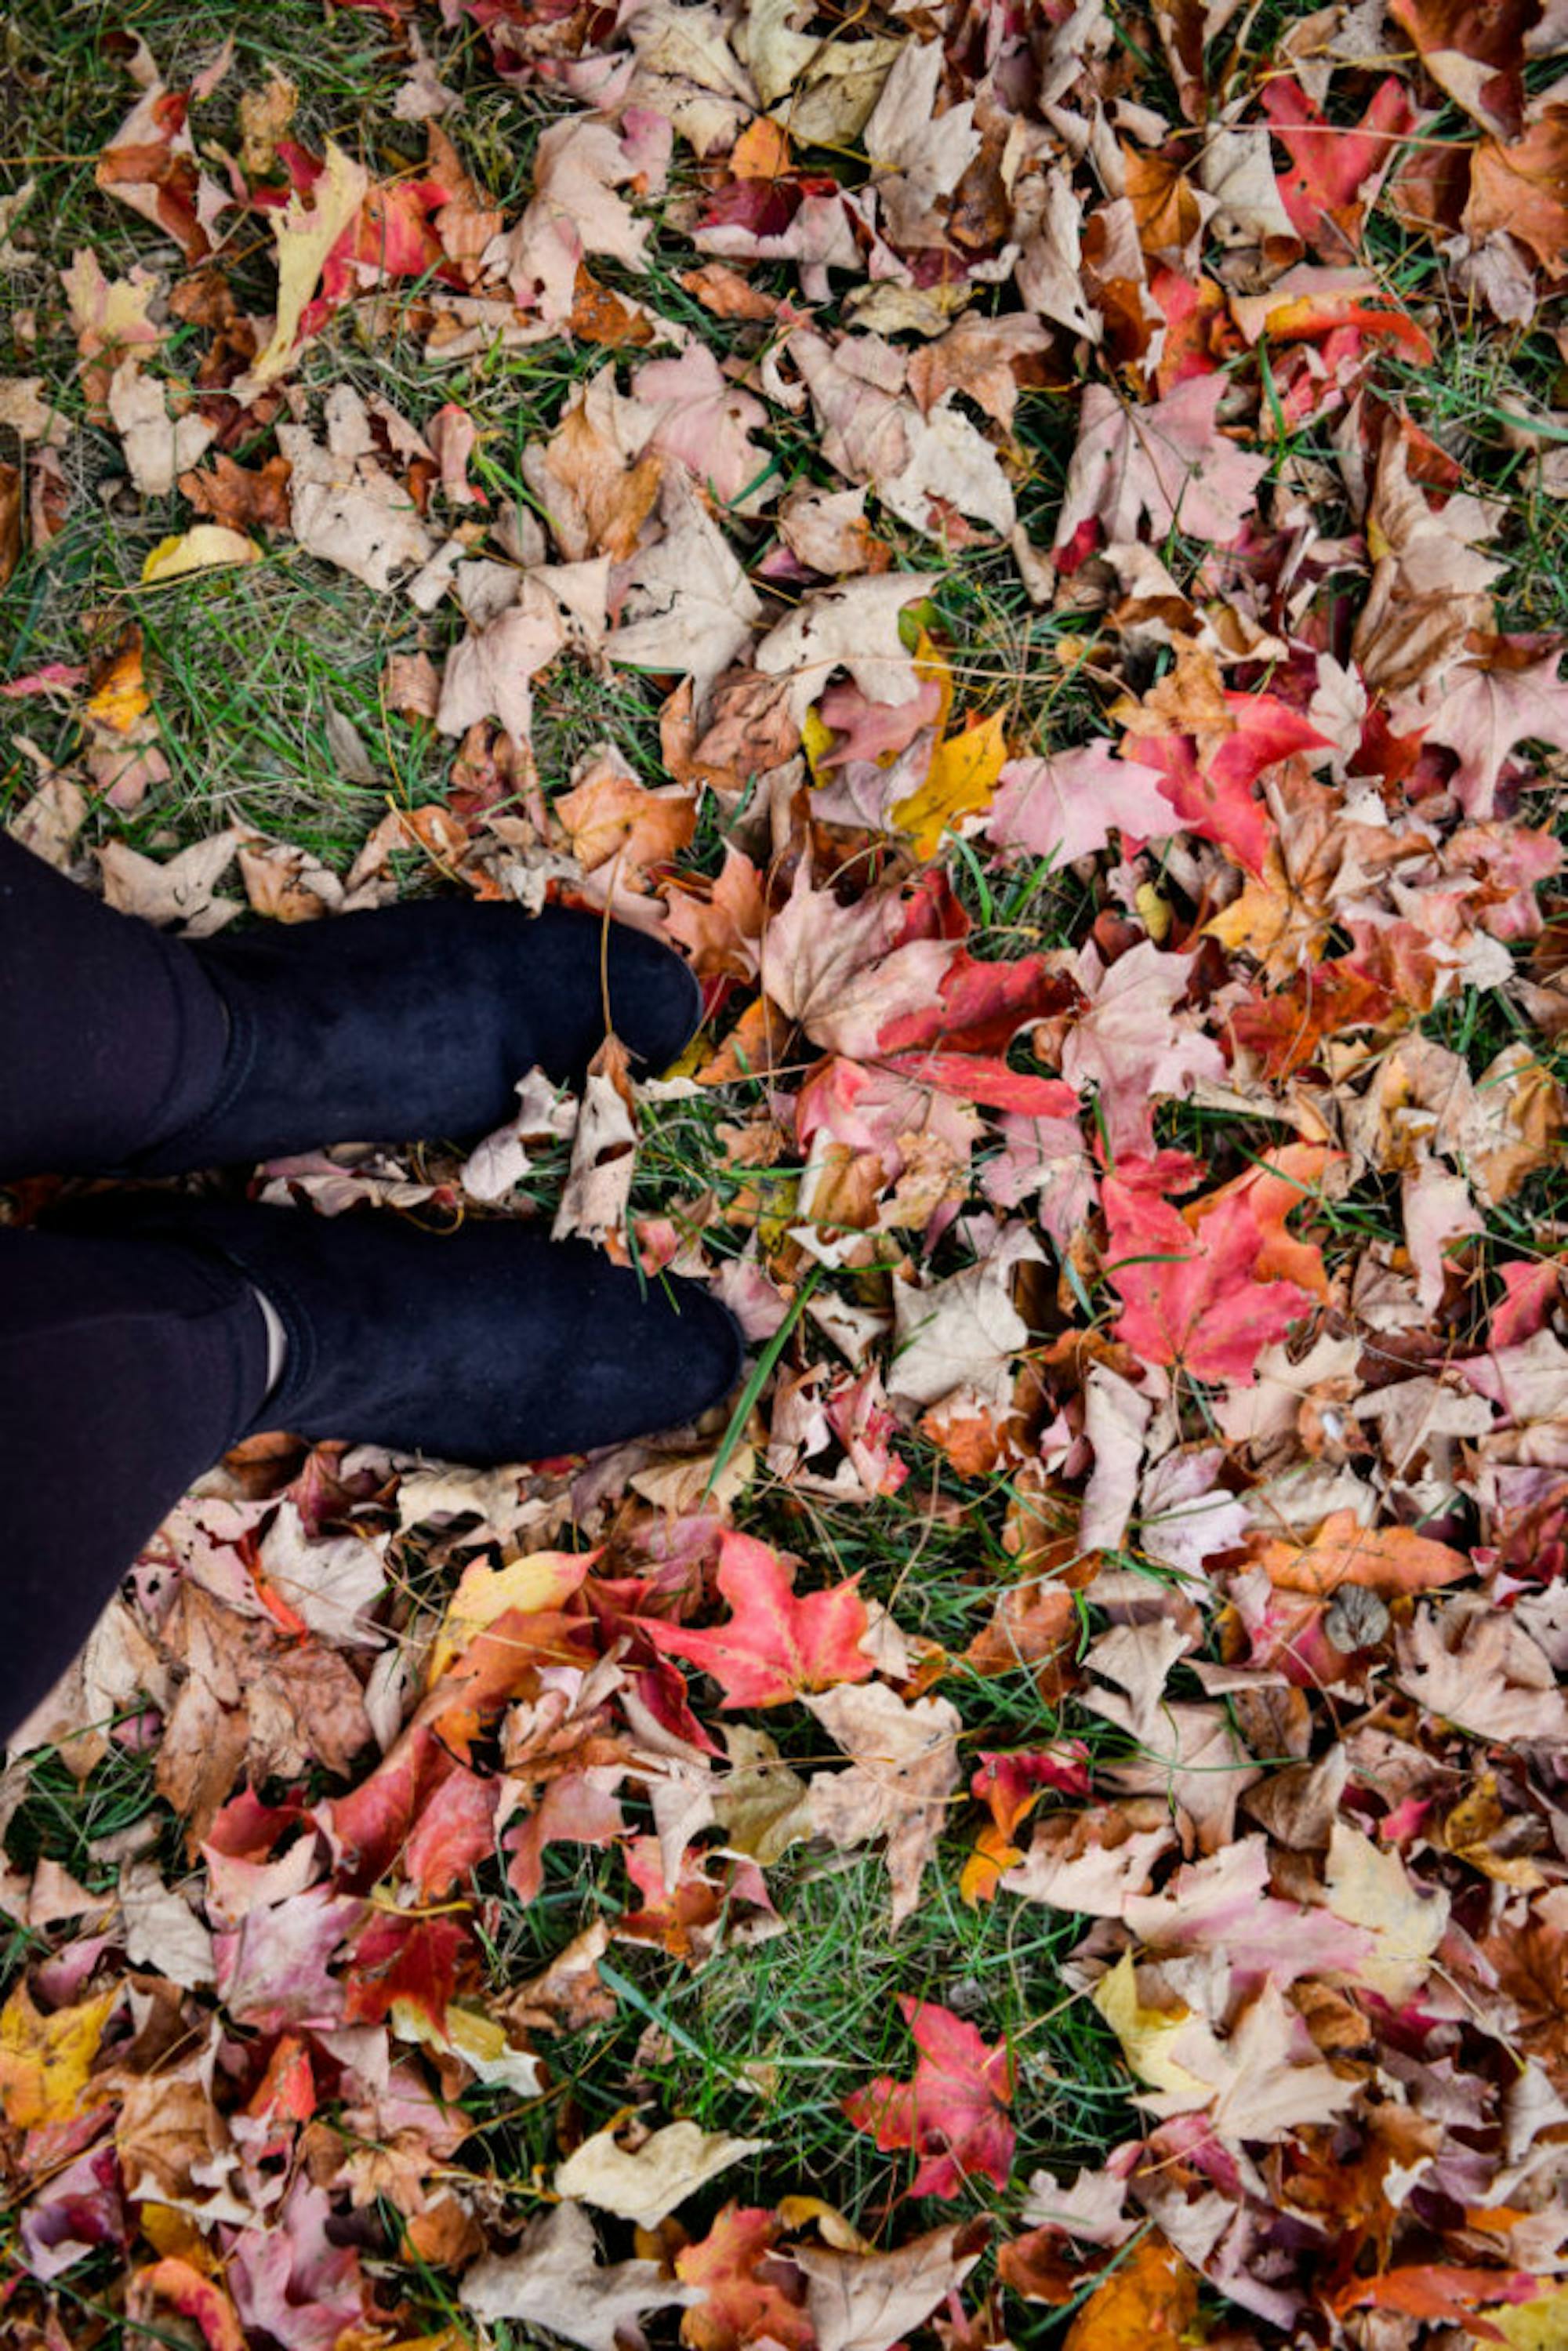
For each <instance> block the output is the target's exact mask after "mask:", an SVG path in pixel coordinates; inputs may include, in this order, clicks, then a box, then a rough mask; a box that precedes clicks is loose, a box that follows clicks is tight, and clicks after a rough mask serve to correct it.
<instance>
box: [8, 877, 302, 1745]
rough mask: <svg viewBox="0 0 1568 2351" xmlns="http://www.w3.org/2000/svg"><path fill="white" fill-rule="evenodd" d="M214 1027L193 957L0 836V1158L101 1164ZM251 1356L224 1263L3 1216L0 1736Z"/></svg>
mask: <svg viewBox="0 0 1568 2351" xmlns="http://www.w3.org/2000/svg"><path fill="white" fill-rule="evenodd" d="M128 1006H129V1007H131V1008H133V1009H134V1014H135V1017H134V1019H129V1020H128V1019H127V1018H126V1010H127V1008H128ZM224 1042H225V1028H224V1017H223V1011H222V1008H221V1006H220V1005H219V1003H218V1001H217V999H216V998H215V996H214V994H213V992H212V990H211V989H210V988H209V987H207V986H206V984H205V982H204V980H203V979H202V978H201V975H200V973H199V970H198V969H197V967H195V965H194V962H193V959H192V958H190V957H188V956H187V957H184V958H182V956H181V955H180V953H179V952H178V950H177V949H176V948H175V947H174V946H172V944H171V943H170V942H169V941H167V940H165V939H164V938H162V936H161V935H159V933H157V932H156V931H154V930H152V929H150V928H149V927H148V925H145V924H143V923H137V922H132V921H130V920H128V919H127V918H125V917H124V916H121V915H118V914H113V913H111V912H110V910H109V909H107V908H106V907H104V906H103V905H102V904H99V902H98V901H97V900H96V899H94V898H93V897H91V896H90V895H89V893H87V892H86V891H84V890H78V888H77V887H76V886H75V885H74V883H70V882H68V881H67V880H66V879H65V878H64V877H63V876H62V875H60V874H58V873H56V872H53V871H52V870H51V868H50V867H48V866H47V865H46V864H44V863H43V862H41V861H40V860H39V859H37V858H36V857H34V856H32V855H30V854H29V853H28V852H26V850H24V849H22V848H20V847H19V846H18V845H17V843H16V841H12V840H9V839H8V838H6V837H5V835H4V834H0V1177H3V1176H5V1175H13V1176H16V1175H47V1174H50V1173H52V1172H54V1171H55V1170H57V1169H58V1168H61V1167H65V1166H70V1167H84V1166H99V1167H101V1168H103V1169H105V1170H110V1169H112V1168H113V1167H114V1166H115V1165H117V1164H119V1163H120V1161H121V1160H123V1159H124V1158H125V1157H127V1156H128V1155H130V1154H131V1152H133V1151H135V1150H137V1149H139V1148H142V1147H145V1145H146V1144H149V1143H151V1142H152V1141H153V1140H154V1139H155V1138H156V1137H157V1136H159V1135H162V1134H166V1133H173V1132H174V1131H175V1130H177V1129H178V1128H179V1127H181V1126H182V1125H183V1124H184V1123H185V1122H186V1121H187V1120H188V1119H189V1118H191V1117H192V1116H193V1114H194V1113H196V1112H197V1111H198V1110H199V1109H200V1108H201V1106H202V1104H203V1103H204V1102H205V1100H206V1099H207V1097H208V1096H209V1094H210V1093H211V1092H212V1089H213V1085H214V1081H215V1079H216V1076H217V1071H218V1068H219V1065H220V1063H221V1061H222V1056H223V1050H224ZM266 1369H267V1334H266V1329H265V1326H264V1324H263V1322H262V1317H261V1311H260V1308H259V1307H258V1305H257V1303H256V1298H255V1295H254V1293H253V1292H252V1290H250V1288H249V1286H248V1284H247V1283H246V1282H245V1281H244V1280H242V1279H241V1277H240V1276H239V1275H238V1274H237V1273H233V1272H231V1271H230V1270H228V1269H227V1268H225V1266H223V1265H221V1264H218V1263H216V1262H210V1263H209V1262H204V1261H203V1260H202V1259H198V1258H197V1257H195V1256H193V1254H192V1253H191V1252H189V1251H187V1250H182V1249H174V1248H171V1247H167V1246H160V1245H158V1244H156V1243H153V1244H149V1245H147V1246H146V1247H144V1248H143V1249H141V1250H140V1251H139V1252H138V1259H137V1263H136V1266H135V1267H134V1269H132V1270H131V1271H130V1272H129V1273H128V1271H127V1269H126V1263H125V1253H124V1251H123V1250H121V1249H116V1248H115V1247H114V1246H113V1245H112V1244H111V1243H105V1242H103V1241H101V1240H93V1239H78V1238H66V1237H64V1236H61V1235H56V1234H48V1233H41V1232H37V1231H31V1230H15V1229H7V1228H0V1739H4V1738H5V1736H6V1735H7V1734H8V1733H9V1732H10V1731H11V1730H13V1729H15V1728H16V1724H17V1722H18V1721H19V1720H20V1719H21V1718H22V1717H23V1716H24V1715H25V1714H26V1713H27V1712H29V1711H30V1709H31V1708H33V1707H34V1706H35V1705H36V1704H37V1701H38V1700H39V1699H40V1698H43V1697H44V1696H45V1695H46V1694H47V1691H48V1689H49V1687H51V1685H52V1684H53V1682H54V1681H55V1680H56V1679H57V1677H58V1676H59V1675H60V1674H61V1673H62V1672H63V1671H64V1670H65V1668H66V1667H67V1666H68V1664H69V1663H70V1661H71V1658H72V1657H73V1656H75V1654H76V1652H77V1651H78V1648H79V1647H80V1646H81V1644H82V1642H83V1641H84V1640H85V1639H86V1637H87V1635H88V1634H89V1632H90V1630H91V1628H92V1625H93V1622H94V1620H95V1618H96V1617H97V1616H98V1614H99V1611H100V1610H101V1609H102V1608H103V1606H104V1604H105V1603H106V1602H107V1601H108V1600H109V1598H110V1595H111V1593H113V1591H114V1588H115V1585H116V1583H118V1582H119V1580H120V1576H121V1575H123V1573H125V1569H126V1566H127V1563H128V1562H129V1561H131V1559H132V1558H133V1557H134V1556H135V1554H136V1552H137V1551H138V1549H139V1548H140V1547H141V1545H142V1544H143V1543H145V1541H147V1539H148V1538H149V1536H151V1535H152V1533H153V1531H155V1529H156V1528H157V1526H158V1524H159V1521H160V1520H162V1518H163V1516H164V1515H165V1514H166V1512H167V1511H168V1510H169V1508H170V1505H171V1502H172V1499H175V1498H177V1497H178V1496H179V1495H180V1494H182V1493H183V1491H184V1490H185V1489H186V1487H188V1486H189V1485H190V1484H191V1483H192V1482H193V1479H196V1478H198V1477H199V1476H200V1475H201V1474H202V1472H203V1471H204V1469H208V1468H211V1466H212V1464H213V1463H214V1461H215V1460H216V1459H217V1458H218V1457H219V1456H220V1454H221V1453H222V1452H223V1451H224V1449H225V1447H226V1446H228V1445H229V1444H231V1443H232V1442H233V1440H234V1437H235V1434H236V1433H237V1432H238V1431H239V1430H240V1429H242V1428H243V1427H244V1426H246V1423H247V1422H248V1421H249V1420H250V1419H251V1418H252V1416H254V1414H255V1413H256V1410H257V1408H258V1407H259V1405H260V1404H261V1401H262V1397H263V1395H264V1393H265V1389H266Z"/></svg>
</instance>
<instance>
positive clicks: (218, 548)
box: [141, 522, 261, 587]
mask: <svg viewBox="0 0 1568 2351" xmlns="http://www.w3.org/2000/svg"><path fill="white" fill-rule="evenodd" d="M260 561H261V549H260V548H259V547H257V545H256V541H255V539H254V538H246V535H245V533H244V531H243V530H230V528H228V525H227V524H226V523H221V522H198V523H194V524H193V526H192V527H191V528H190V529H189V530H187V531H183V532H182V533H181V534H180V536H179V537H178V538H161V539H160V540H159V542H158V544H157V546H156V547H155V548H154V549H153V550H152V554H151V555H150V556H149V557H148V559H147V560H146V562H145V563H144V564H143V565H142V567H141V579H142V583H143V585H144V586H146V587H153V586H155V585H157V584H158V583H159V582H160V581H162V580H183V578H184V577H185V575H186V573H187V572H191V571H215V570H216V569H218V568H219V567H220V566H221V565H223V564H227V563H259V562H260Z"/></svg>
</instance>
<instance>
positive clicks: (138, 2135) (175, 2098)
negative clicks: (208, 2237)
mask: <svg viewBox="0 0 1568 2351" xmlns="http://www.w3.org/2000/svg"><path fill="white" fill-rule="evenodd" d="M114 2145H115V2151H116V2153H117V2154H118V2156H119V2158H120V2169H121V2171H122V2172H123V2173H124V2176H125V2189H126V2193H127V2195H128V2196H130V2197H131V2199H133V2200H134V2201H136V2202H138V2203H141V2202H144V2201H146V2200H147V2199H153V2200H155V2201H157V2202H159V2203H162V2204H172V2203H175V2202H180V2201H188V2200H194V2201H195V2202H197V2203H198V2204H199V2203H200V2202H202V2200H203V2199H204V2194H205V2193H206V2189H205V2188H204V2186H203V2185H202V2184H199V2183H198V2182H197V2181H196V2180H195V2179H193V2176H192V2175H193V2172H194V2171H195V2169H196V2167H197V2166H198V2165H199V2166H201V2167H202V2168H203V2170H204V2173H205V2175H206V2179H207V2180H208V2181H210V2180H211V2179H214V2178H215V2177H216V2176H217V2172H218V2171H219V2170H221V2168H222V2159H223V2158H224V2156H225V2153H226V2152H227V2149H228V2147H229V2132H228V2126H227V2124H226V2123H225V2121H224V2119H223V2117H222V2116H220V2115H219V2113H218V2110H217V2108H216V2107H215V2106H214V2104H213V2100H212V2096H211V2095H210V2093H209V2092H208V2091H207V2090H206V2089H205V2088H204V2086H203V2085H202V2084H201V2083H200V2082H198V2081H192V2080H186V2079H184V2078H183V2077H182V2076H179V2075H175V2076H173V2077H172V2078H171V2077H170V2076H169V2075H167V2074H148V2075H145V2076H143V2077H140V2078H139V2077H132V2078H131V2079H130V2080H128V2081H126V2082H125V2084H124V2085H123V2087H122V2088H121V2089H120V2111H119V2114H118V2116H116V2118H115V2126H114Z"/></svg>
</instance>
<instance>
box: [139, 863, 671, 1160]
mask: <svg viewBox="0 0 1568 2351" xmlns="http://www.w3.org/2000/svg"><path fill="white" fill-rule="evenodd" d="M189 952H190V953H191V954H192V955H193V956H194V957H195V959H196V961H197V963H198V964H199V966H200V967H201V969H202V971H203V972H204V974H205V976H206V977H207V978H208V979H209V980H210V981H211V983H212V985H213V987H214V989H215V990H216V992H217V994H218V996H219V998H221V1000H222V1003H223V1006H224V1008H225V1012H226V1014H227V1016H228V1022H229V1042H228V1051H227V1054H226V1055H225V1061H224V1069H223V1074H222V1077H221V1078H220V1080H219V1083H218V1088H217V1092H216V1093H215V1094H214V1099H213V1101H212V1102H211V1103H210V1104H209V1105H208V1107H207V1108H206V1109H205V1110H204V1113H203V1114H202V1115H201V1116H200V1117H198V1118H197V1119H195V1120H193V1122H192V1123H190V1124H188V1125H186V1126H184V1127H182V1128H181V1129H180V1130H179V1131H178V1132H177V1133H175V1134H172V1135H169V1136H168V1137H167V1138H165V1139H164V1140H163V1141H162V1142H161V1143H160V1144H157V1145H156V1146H155V1147H154V1148H152V1149H151V1150H147V1151H143V1152H140V1153H138V1154H136V1155H134V1156H133V1157H132V1159H131V1162H130V1165H131V1168H132V1170H133V1171H134V1172H135V1173H137V1174H141V1175H178V1174H180V1173H182V1172H183V1171H184V1170H185V1169H188V1168H193V1167H215V1166H224V1165H230V1164H232V1163H235V1162H238V1161H246V1160H254V1159H263V1158H273V1157H277V1156H278V1155H281V1154H283V1153H287V1152H291V1151H305V1150H313V1149H317V1148H319V1147H320V1146H321V1145H323V1144H329V1143H347V1142H354V1143H401V1142H404V1141H407V1140H408V1139H409V1138H410V1137H412V1136H420V1135H474V1134H484V1133H485V1132H486V1130H487V1129H488V1128H490V1127H493V1126H499V1125H500V1124H501V1123H502V1121H503V1120H504V1119H506V1118H507V1116H508V1115H509V1113H511V1111H512V1109H513V1107H514V1104H515V1095H514V1089H515V1087H516V1085H517V1080H518V1079H519V1078H520V1077H522V1076H523V1075H524V1073H525V1072H526V1071H528V1070H530V1069H532V1068H533V1067H534V1065H535V1064H536V1063H538V1065H539V1066H540V1067H541V1068H543V1069H544V1070H546V1071H548V1072H549V1075H550V1076H551V1077H552V1078H559V1079H576V1078H580V1077H581V1075H582V1072H583V1071H584V1070H585V1069H586V1068H587V1066H588V1063H589V1062H590V1061H591V1059H592V1057H593V1055H594V1053H595V1052H596V1050H598V1048H599V1046H600V1045H601V1042H602V1041H603V1038H604V1033H605V1019H604V1015H605V999H606V996H608V999H609V1011H610V1018H611V1020H612V1023H613V1025H614V1027H615V1029H616V1031H617V1033H618V1034H619V1036H620V1037H621V1039H622V1042H623V1043H624V1044H625V1045H626V1046H627V1048H628V1050H630V1052H631V1053H632V1056H633V1059H634V1060H635V1061H639V1062H640V1063H641V1065H642V1067H643V1070H644V1071H648V1072H657V1071H660V1070H662V1069H664V1067H665V1066H666V1065H667V1064H668V1063H669V1062H671V1061H674V1058H675V1056H676V1054H677V1053H678V1052H679V1051H680V1050H681V1049H682V1047H683V1046H684V1045H685V1043H686V1041H687V1040H688V1039H689V1038H690V1037H691V1036H692V1034H693V1032H694V1031H695V1028H696V1025H697V1021H698V1019H699V1018H700V1014H701V1008H702V998H701V991H700V990H699V988H698V987H697V984H696V981H695V979H694V977H692V974H691V972H690V971H689V970H688V969H687V967H686V966H685V964H684V963H683V962H682V961H681V960H680V958H679V956H675V955H674V954H672V953H671V951H670V950H669V949H668V948H667V947H663V946H660V945H659V944H658V942H657V940H655V939H650V938H647V937H645V936H644V935H643V934H642V933H641V932H638V931H632V930H628V929H626V928H625V926H624V925H620V924H612V925H610V926H609V928H608V931H607V930H606V926H605V925H604V924H603V923H602V922H601V920H600V919H599V917H598V916H597V915H594V914H580V913H578V912H576V911H575V910H573V909H570V908H568V907H564V906H547V907H546V908H545V909H544V911H543V913H542V914H524V912H523V910H522V908H521V907H520V906H492V905H476V904H469V903H467V902H465V901H463V900H458V899H451V900H448V899H433V900H429V901H423V902H421V903H419V904H413V905H408V906H388V907H386V908H384V909H382V911H380V912H378V913H375V914H344V915H341V916H340V917H337V918H335V919H329V920H328V921H326V922H321V923H308V924H303V925H298V924H297V925H289V926H288V927H287V928H284V929H277V930H267V931H256V932H249V933H246V935H244V936H242V937H239V938H235V939H230V938H219V939H210V940H204V941H201V942H199V943H197V944H196V945H194V946H192V947H191V948H190V949H189ZM601 968H602V979H601ZM604 983H607V985H606V984H604Z"/></svg>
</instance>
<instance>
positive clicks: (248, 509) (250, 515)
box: [180, 449, 289, 532]
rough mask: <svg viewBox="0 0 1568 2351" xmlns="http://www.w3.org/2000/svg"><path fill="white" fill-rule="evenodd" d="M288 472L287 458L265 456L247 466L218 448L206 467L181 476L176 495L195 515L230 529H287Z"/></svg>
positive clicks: (243, 530)
mask: <svg viewBox="0 0 1568 2351" xmlns="http://www.w3.org/2000/svg"><path fill="white" fill-rule="evenodd" d="M288 475H289V464H288V460H287V457H268V458H267V462H266V464H265V465H258V466H255V467H251V466H246V465H235V461H234V459H233V458H232V457H227V456H225V455H224V453H223V451H222V450H221V449H220V450H218V451H217V452H216V453H215V454H214V457H213V462H212V464H211V465H210V466H208V467H205V468H204V469H202V470H201V471H198V472H196V473H191V474H182V475H181V476H180V495H181V496H182V497H183V498H188V499H189V500H190V502H191V504H192V505H193V507H195V509H196V512H197V513H198V514H204V515H210V516H211V517H212V519H213V520H214V522H220V523H223V524H224V525H225V526H226V528H228V529H230V530H237V531H241V532H247V531H252V530H258V529H260V530H271V531H281V530H287V528H288V527H289V504H288Z"/></svg>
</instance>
